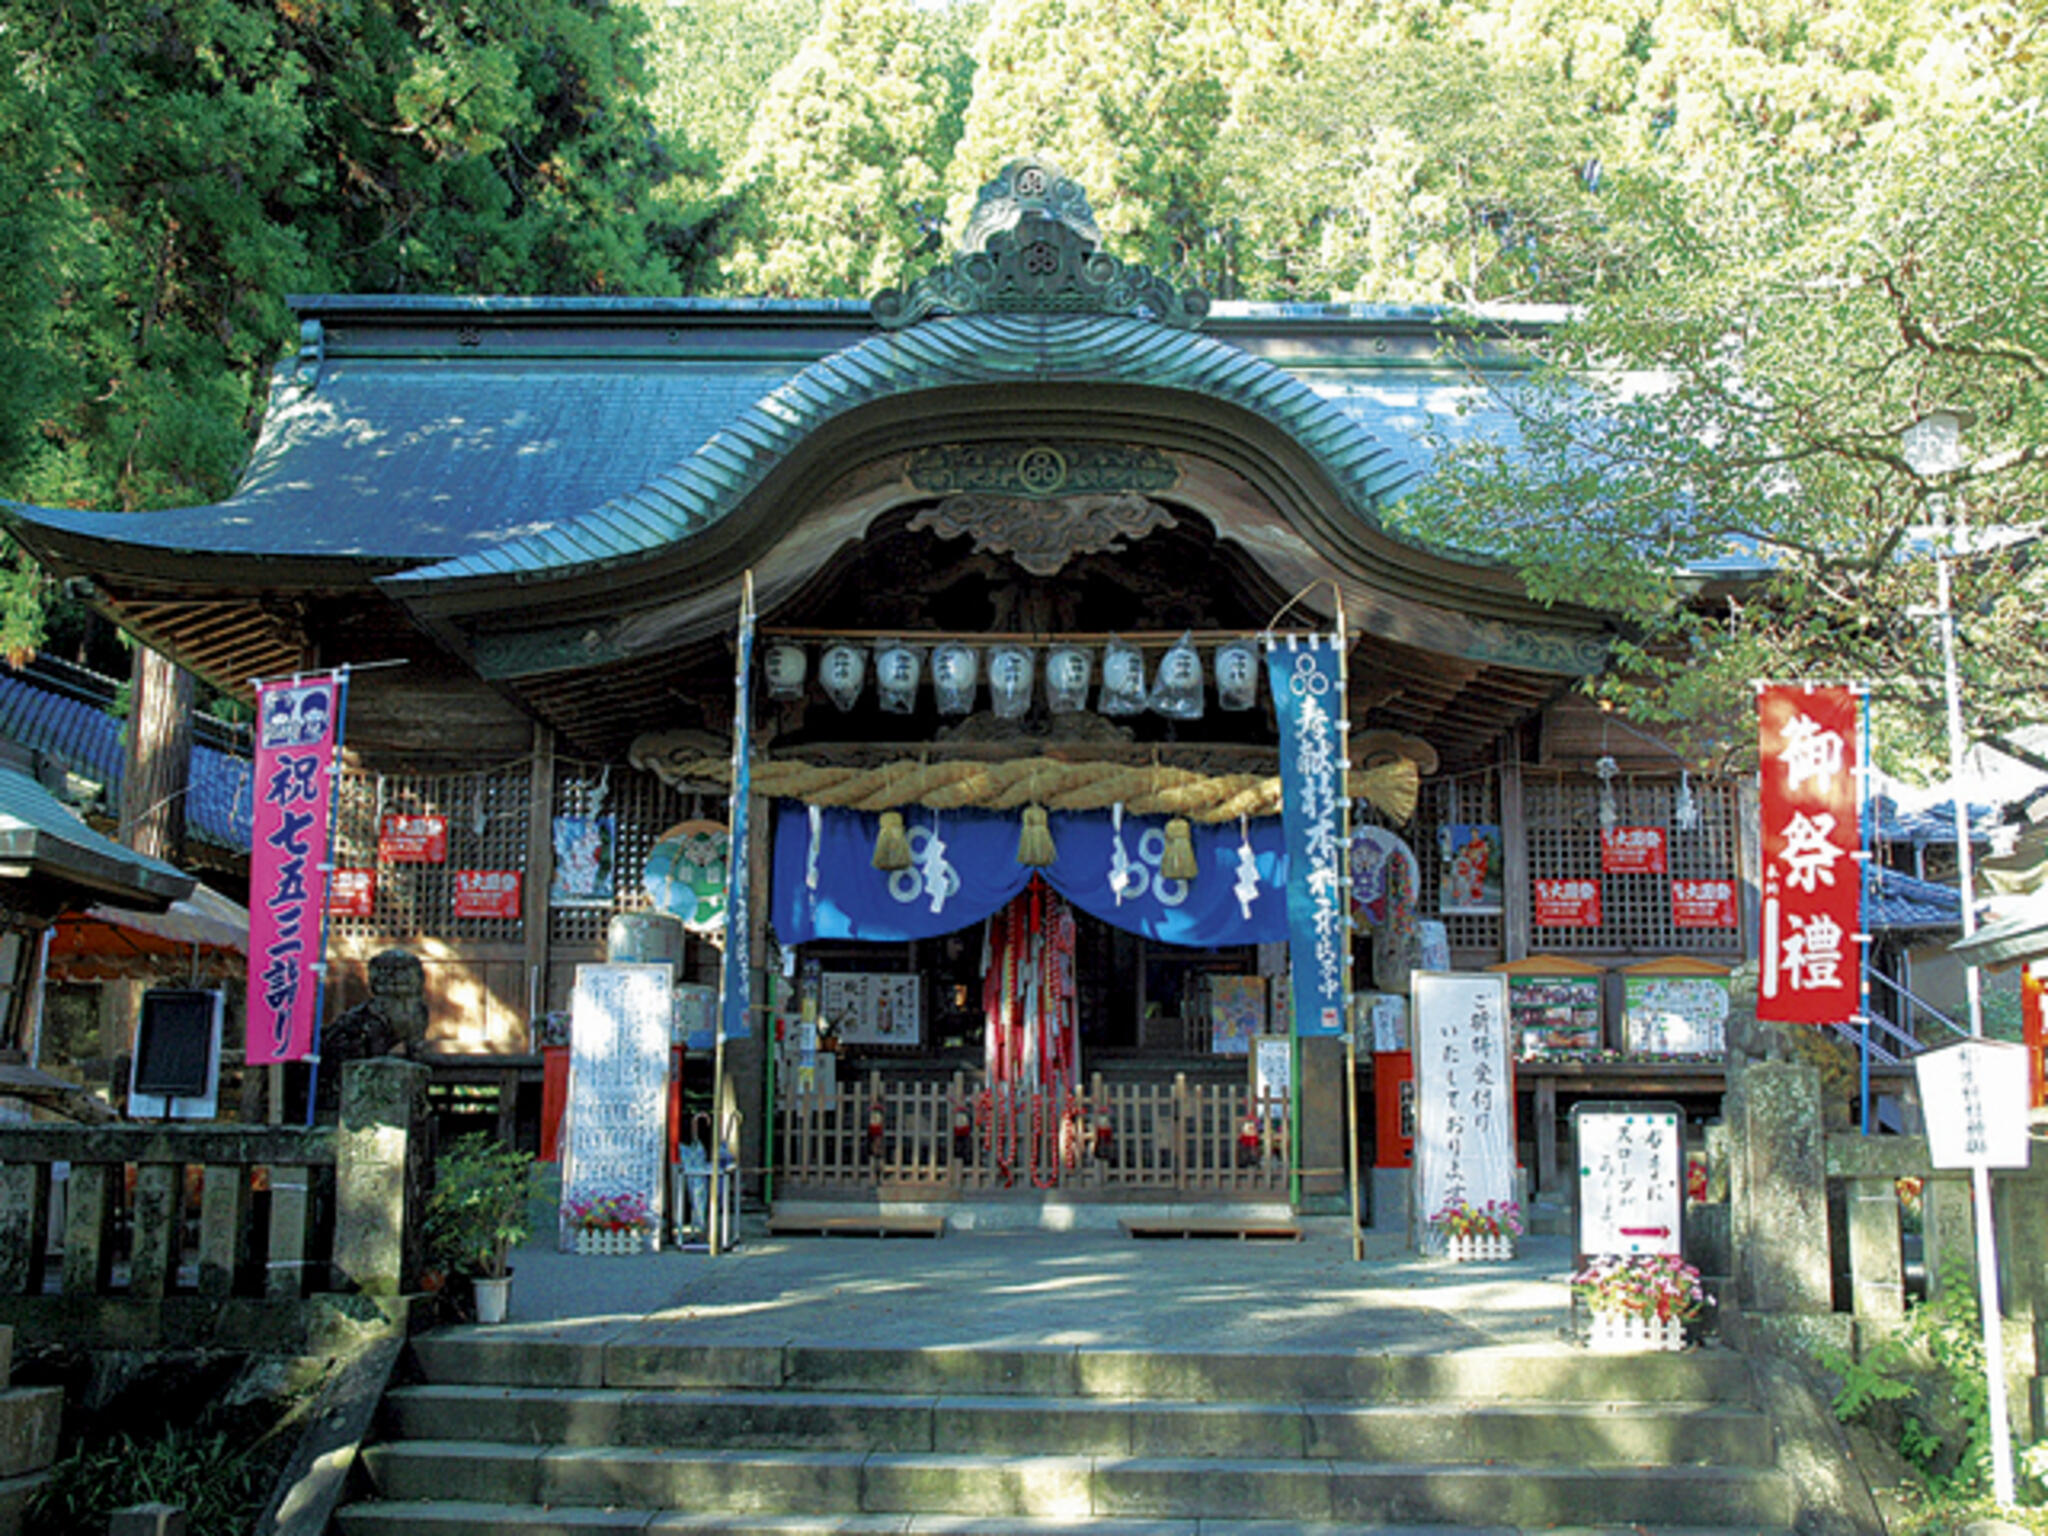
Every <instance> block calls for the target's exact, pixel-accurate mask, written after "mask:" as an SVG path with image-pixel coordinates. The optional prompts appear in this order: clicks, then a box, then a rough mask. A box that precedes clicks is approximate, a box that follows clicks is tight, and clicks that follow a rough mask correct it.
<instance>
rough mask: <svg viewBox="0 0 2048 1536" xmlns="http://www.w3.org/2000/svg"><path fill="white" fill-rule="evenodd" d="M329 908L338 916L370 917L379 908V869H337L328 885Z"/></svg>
mask: <svg viewBox="0 0 2048 1536" xmlns="http://www.w3.org/2000/svg"><path fill="white" fill-rule="evenodd" d="M327 910H328V911H329V912H332V913H333V914H334V915H335V916H336V917H370V916H373V915H374V914H375V913H376V910H377V871H375V870H374V869H337V870H336V871H335V872H334V879H333V883H331V884H330V885H329V886H328V887H327Z"/></svg>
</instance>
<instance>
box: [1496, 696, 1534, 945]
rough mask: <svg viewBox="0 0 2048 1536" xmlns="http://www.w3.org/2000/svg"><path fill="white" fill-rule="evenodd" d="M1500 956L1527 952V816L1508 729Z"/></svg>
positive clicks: (1514, 746) (1515, 751)
mask: <svg viewBox="0 0 2048 1536" xmlns="http://www.w3.org/2000/svg"><path fill="white" fill-rule="evenodd" d="M1500 851H1501V926H1500V934H1501V956H1500V957H1501V959H1503V960H1521V959H1525V958H1527V956H1528V954H1529V932H1530V913H1529V819H1528V814H1527V812H1526V810H1525V809H1524V806H1523V800H1522V763H1521V749H1520V747H1519V745H1518V744H1517V742H1516V741H1515V738H1514V734H1513V733H1512V732H1510V733H1509V734H1508V736H1507V737H1506V739H1504V740H1503V741H1502V743H1501V762H1500Z"/></svg>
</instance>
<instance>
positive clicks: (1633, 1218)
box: [1572, 1100, 1685, 1258]
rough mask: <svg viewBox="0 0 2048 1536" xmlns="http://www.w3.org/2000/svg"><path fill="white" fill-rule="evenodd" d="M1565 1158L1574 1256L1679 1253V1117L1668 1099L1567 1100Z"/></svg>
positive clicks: (1681, 1228)
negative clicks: (1568, 1151)
mask: <svg viewBox="0 0 2048 1536" xmlns="http://www.w3.org/2000/svg"><path fill="white" fill-rule="evenodd" d="M1572 1163H1573V1166H1574V1167H1575V1168H1577V1169H1578V1179H1577V1180H1576V1183H1575V1190H1574V1195H1575V1199H1576V1201H1577V1212H1576V1217H1577V1220H1576V1223H1575V1225H1574V1228H1573V1230H1574V1232H1575V1234H1576V1235H1575V1237H1574V1239H1573V1247H1574V1248H1575V1249H1576V1251H1577V1252H1578V1254H1579V1256H1580V1257H1582V1258H1591V1257H1593V1256H1595V1255H1598V1254H1611V1255H1614V1256H1616V1257H1619V1258H1629V1257H1633V1256H1634V1255H1636V1254H1667V1253H1669V1254H1677V1253H1683V1252H1684V1249H1685V1225H1684V1224H1685V1115H1684V1113H1683V1112H1682V1111H1681V1110H1680V1109H1679V1107H1678V1106H1677V1105H1676V1104H1654V1103H1647V1102H1644V1101H1641V1100H1637V1101H1635V1102H1633V1103H1586V1104H1577V1105H1574V1106H1573V1107H1572Z"/></svg>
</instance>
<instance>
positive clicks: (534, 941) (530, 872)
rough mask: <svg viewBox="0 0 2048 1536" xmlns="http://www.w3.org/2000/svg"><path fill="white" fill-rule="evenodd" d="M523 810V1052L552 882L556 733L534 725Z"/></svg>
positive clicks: (535, 1029)
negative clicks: (549, 889)
mask: <svg viewBox="0 0 2048 1536" xmlns="http://www.w3.org/2000/svg"><path fill="white" fill-rule="evenodd" d="M527 806H528V811H527V818H526V884H525V888H524V890H523V891H522V893H521V896H520V927H521V929H522V930H523V931H524V933H525V935H526V957H525V958H526V996H527V1019H526V1048H527V1049H528V1050H530V1051H537V1050H539V1049H540V1021H541V1018H542V1016H543V1015H544V1014H546V1013H547V1011H548V958H549V944H548V933H549V923H548V887H549V886H551V885H553V884H554V881H555V831H554V820H555V816H554V812H555V733H554V730H553V728H552V727H550V726H545V725H542V724H540V723H539V722H538V721H536V722H535V723H534V727H533V764H532V767H531V769H530V771H529V773H528V778H527ZM508 1145H509V1143H508Z"/></svg>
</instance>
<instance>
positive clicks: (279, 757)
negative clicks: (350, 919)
mask: <svg viewBox="0 0 2048 1536" xmlns="http://www.w3.org/2000/svg"><path fill="white" fill-rule="evenodd" d="M343 687H344V683H343V680H342V679H341V678H340V677H339V676H337V675H335V674H333V673H325V674H321V675H319V676H315V677H298V678H293V679H291V680H289V681H279V682H274V683H258V684H257V686H256V720H257V728H256V805H255V820H254V828H253V833H252V837H251V848H250V856H249V1034H248V1042H247V1043H248V1057H247V1059H248V1061H249V1062H250V1064H251V1065H256V1064H260V1063H264V1062H272V1061H299V1060H302V1059H303V1058H304V1057H306V1056H308V1055H310V1054H311V1053H312V1051H313V1049H314V1038H313V1037H314V1026H315V1021H316V1020H317V1018H318V1016H319V1007H320V962H321V959H322V951H323V950H324V948H325V931H326V930H325V916H326V909H327V875H328V863H329V859H328V852H327V847H328V831H329V823H330V813H331V811H332V807H333V797H334V775H333V773H332V772H331V771H330V769H331V767H332V764H333V762H334V749H335V746H336V744H337V742H338V740H339V737H340V720H341V705H342V689H343Z"/></svg>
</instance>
